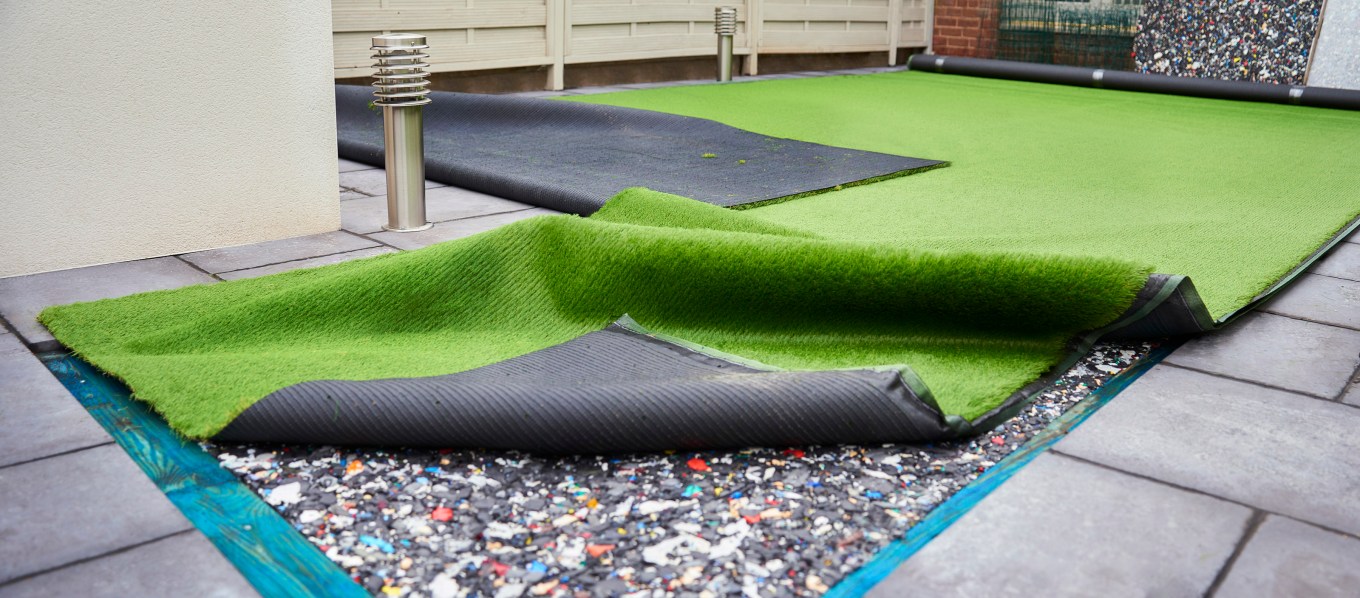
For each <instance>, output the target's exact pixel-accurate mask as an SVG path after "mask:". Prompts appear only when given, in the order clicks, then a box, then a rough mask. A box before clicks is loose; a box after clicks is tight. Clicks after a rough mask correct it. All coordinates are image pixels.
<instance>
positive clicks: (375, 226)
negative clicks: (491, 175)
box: [340, 187, 533, 234]
mask: <svg viewBox="0 0 1360 598" xmlns="http://www.w3.org/2000/svg"><path fill="white" fill-rule="evenodd" d="M531 208H533V206H531V205H529V204H523V203H519V202H517V201H511V200H509V199H502V198H500V197H496V196H494V195H487V194H485V193H478V192H476V191H471V190H468V189H463V188H461V187H439V188H438V189H430V190H429V191H427V192H426V193H425V217H426V218H427V219H428V220H429V221H430V222H443V221H446V220H457V219H459V218H471V217H474V216H486V215H488V214H499V213H502V212H514V211H516V210H527V209H531ZM384 224H387V198H386V197H369V198H365V199H356V200H354V201H347V202H345V203H342V204H340V226H342V227H344V229H345V230H347V231H351V232H356V233H360V234H368V233H376V232H379V231H381V230H382V226H383V225H384Z"/></svg>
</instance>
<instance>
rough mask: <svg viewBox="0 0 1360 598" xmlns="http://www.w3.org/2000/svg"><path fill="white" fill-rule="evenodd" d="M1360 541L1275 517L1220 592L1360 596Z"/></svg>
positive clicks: (1283, 597) (1228, 595)
mask: <svg viewBox="0 0 1360 598" xmlns="http://www.w3.org/2000/svg"><path fill="white" fill-rule="evenodd" d="M1357 563H1360V540H1357V539H1355V538H1352V537H1348V536H1343V535H1341V534H1338V533H1335V532H1330V531H1327V530H1323V529H1318V528H1316V527H1313V526H1311V525H1307V524H1304V523H1299V522H1297V521H1294V520H1292V519H1289V518H1286V517H1279V516H1275V515H1271V516H1268V517H1266V520H1265V521H1264V522H1263V523H1262V524H1261V527H1260V528H1259V529H1257V530H1256V535H1254V536H1252V538H1251V542H1249V543H1248V544H1247V546H1246V549H1245V550H1243V551H1242V554H1241V555H1240V556H1238V557H1237V561H1236V562H1234V563H1233V567H1232V570H1231V571H1229V572H1228V577H1227V578H1225V579H1224V580H1223V585H1221V586H1219V587H1218V592H1217V593H1216V594H1215V596H1222V597H1223V598H1236V597H1239V596H1241V597H1246V596H1269V597H1275V598H1294V597H1296V596H1318V597H1321V596H1337V597H1341V596H1355V595H1356V592H1357V591H1360V567H1356V564H1357Z"/></svg>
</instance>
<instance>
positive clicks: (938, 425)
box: [216, 320, 957, 453]
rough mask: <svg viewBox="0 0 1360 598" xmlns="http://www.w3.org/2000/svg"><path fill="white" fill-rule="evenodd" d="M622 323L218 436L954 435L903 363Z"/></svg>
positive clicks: (282, 402) (319, 440)
mask: <svg viewBox="0 0 1360 598" xmlns="http://www.w3.org/2000/svg"><path fill="white" fill-rule="evenodd" d="M625 321H626V320H621V321H620V322H616V323H615V324H612V325H610V326H609V327H607V328H605V329H604V330H601V331H597V332H592V333H589V334H586V335H583V336H580V337H578V338H576V339H573V340H570V341H567V342H565V343H562V344H560V345H556V346H553V347H549V348H546V349H543V350H540V351H536V352H533V353H529V354H526V355H523V356H520V357H517V358H514V359H510V360H506V361H502V362H499V363H495V364H492V365H488V366H485V367H481V368H478V369H474V370H469V371H466V372H461V373H457V374H450V375H446V376H433V377H428V378H398V379H386V380H369V381H339V380H317V381H311V382H304V383H301V384H295V385H292V386H289V387H286V388H283V389H280V390H278V391H275V392H273V393H271V394H270V395H268V396H266V397H265V398H263V399H261V400H260V401H259V402H257V403H255V404H254V405H252V406H251V407H250V408H248V409H246V411H245V412H244V413H242V414H241V415H240V416H238V417H237V418H236V419H235V420H234V421H232V422H231V424H230V425H228V426H227V427H226V428H225V429H224V430H223V431H222V432H220V433H219V434H218V435H217V436H216V439H217V440H223V441H242V442H244V441H254V442H285V443H315V444H343V445H390V446H424V447H441V448H444V447H449V448H487V449H517V450H526V451H533V452H540V453H603V452H619V451H654V450H663V449H712V448H741V447H749V446H798V445H811V444H841V443H882V442H919V441H930V440H938V439H942V438H948V437H952V436H954V435H956V433H957V430H951V428H950V426H949V423H947V422H946V420H945V419H944V418H943V417H941V415H940V412H939V410H938V409H937V408H936V407H935V405H934V404H933V402H931V399H930V398H929V396H925V397H922V396H919V395H918V393H917V392H915V391H913V389H912V386H913V384H912V382H911V381H910V380H908V379H907V378H912V379H914V377H913V376H911V374H910V373H909V372H904V371H903V370H898V369H861V370H831V371H815V372H792V371H777V370H769V369H762V367H763V366H758V365H755V366H753V364H749V363H747V364H741V363H736V362H734V361H731V360H729V359H726V358H724V357H721V356H715V355H711V354H709V353H708V352H704V351H702V350H701V349H699V348H689V347H686V346H682V345H681V344H677V343H676V342H671V341H669V340H663V339H659V338H656V337H654V336H651V335H648V334H644V333H642V332H639V331H635V330H634V329H631V328H629V327H628V326H627V325H626V324H623V322H625ZM904 375H905V376H906V378H904Z"/></svg>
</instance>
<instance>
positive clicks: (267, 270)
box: [218, 245, 397, 280]
mask: <svg viewBox="0 0 1360 598" xmlns="http://www.w3.org/2000/svg"><path fill="white" fill-rule="evenodd" d="M388 253H397V250H395V249H392V248H391V247H383V246H381V245H379V246H377V247H370V248H368V249H359V250H357V251H346V252H345V253H333V254H331V255H323V256H321V257H314V258H309V259H305V260H296V261H291V262H284V263H282V264H271V265H268V266H261V267H259V268H248V269H245V270H233V271H231V272H223V273H221V274H219V275H218V276H220V277H221V278H222V280H240V279H242V278H256V277H259V276H265V275H268V274H278V273H280V272H287V271H289V270H301V269H303V268H319V267H321V266H329V265H331V264H339V263H341V262H348V261H351V260H358V259H363V258H366V257H373V256H375V255H385V254H388Z"/></svg>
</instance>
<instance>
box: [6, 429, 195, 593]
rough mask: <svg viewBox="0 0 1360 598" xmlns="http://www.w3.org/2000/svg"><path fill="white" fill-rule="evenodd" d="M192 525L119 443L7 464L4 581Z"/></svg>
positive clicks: (143, 541)
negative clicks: (17, 463) (32, 460)
mask: <svg viewBox="0 0 1360 598" xmlns="http://www.w3.org/2000/svg"><path fill="white" fill-rule="evenodd" d="M192 529H193V525H192V524H190V523H189V520H187V519H185V518H184V516H183V515H181V514H180V512H179V509H176V508H175V506H174V505H172V504H170V500H169V499H167V498H166V497H165V495H164V494H162V493H161V491H160V490H159V489H158V488H156V485H155V484H153V483H152V482H151V480H150V479H148V478H147V477H146V476H145V475H143V474H142V471H141V469H138V467H137V465H136V464H135V463H133V462H132V460H131V459H130V458H128V456H127V455H126V454H124V453H123V449H122V448H120V447H118V446H117V445H101V446H97V447H93V448H89V449H85V450H81V451H77V452H74V453H69V454H65V455H60V456H56V457H51V458H48V459H42V460H39V461H34V462H30V463H24V464H21V465H13V466H10V467H4V468H0V538H4V539H5V541H4V542H0V583H3V582H7V581H11V580H14V579H16V578H21V577H25V576H28V575H32V574H35V573H40V572H43V571H47V570H50V569H54V568H57V567H61V566H63V565H66V564H69V563H71V562H73V561H78V560H83V559H89V558H92V557H97V556H101V555H104V554H107V553H109V552H111V551H114V550H118V549H121V548H126V547H129V546H133V545H137V544H141V543H145V542H148V541H150V540H155V539H157V538H163V537H165V536H168V535H170V534H175V533H179V532H183V531H185V530H192ZM0 593H3V588H0Z"/></svg>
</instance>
